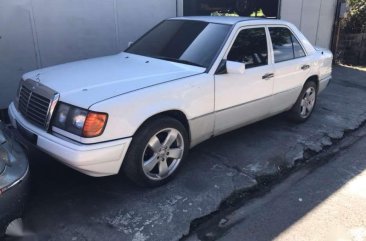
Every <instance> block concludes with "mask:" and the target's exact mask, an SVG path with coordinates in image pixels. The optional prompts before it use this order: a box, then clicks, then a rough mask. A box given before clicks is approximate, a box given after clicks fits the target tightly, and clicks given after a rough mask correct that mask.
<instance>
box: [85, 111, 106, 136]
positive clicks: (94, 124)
mask: <svg viewBox="0 0 366 241" xmlns="http://www.w3.org/2000/svg"><path fill="white" fill-rule="evenodd" d="M107 118H108V115H107V114H103V113H94V112H89V114H88V115H87V117H86V119H85V124H84V128H83V136H84V137H96V136H100V135H101V134H102V133H103V131H104V127H105V125H106V123H107Z"/></svg>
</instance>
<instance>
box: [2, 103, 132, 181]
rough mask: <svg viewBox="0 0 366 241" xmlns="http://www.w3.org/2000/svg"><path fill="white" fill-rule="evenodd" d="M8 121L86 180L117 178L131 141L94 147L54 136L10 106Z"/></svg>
mask: <svg viewBox="0 0 366 241" xmlns="http://www.w3.org/2000/svg"><path fill="white" fill-rule="evenodd" d="M9 117H10V121H11V123H12V125H13V126H14V127H15V128H17V125H20V127H19V128H20V129H22V130H25V131H26V132H27V133H29V134H30V135H33V136H35V137H36V138H34V143H33V144H35V145H36V146H37V147H38V148H39V149H41V150H42V151H44V152H46V153H48V154H49V155H51V156H53V157H54V158H56V159H58V160H59V161H61V162H63V163H64V164H65V165H68V166H70V167H71V168H73V169H75V170H77V171H80V172H82V173H84V174H87V175H89V176H95V177H100V176H109V175H114V174H117V173H118V172H119V170H120V168H121V165H122V162H123V159H124V157H125V155H126V152H127V149H128V147H129V145H130V143H131V140H132V138H125V139H121V140H115V141H108V142H103V143H98V144H82V143H78V142H74V141H72V140H69V139H67V138H62V137H58V136H54V135H52V134H50V133H47V132H46V131H44V130H42V129H40V128H38V127H37V126H34V125H33V124H31V123H29V122H28V121H27V120H25V119H24V118H23V116H22V115H21V114H20V113H19V112H18V111H17V109H16V107H15V106H14V103H12V104H10V106H9ZM22 136H24V131H23V133H22Z"/></svg>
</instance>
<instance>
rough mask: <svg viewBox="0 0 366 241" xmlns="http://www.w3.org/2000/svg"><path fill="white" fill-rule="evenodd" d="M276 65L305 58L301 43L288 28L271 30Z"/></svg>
mask: <svg viewBox="0 0 366 241" xmlns="http://www.w3.org/2000/svg"><path fill="white" fill-rule="evenodd" d="M269 32H270V35H271V39H272V45H273V53H274V59H275V63H278V62H282V61H286V60H291V59H295V58H300V57H304V56H305V52H304V50H303V49H302V47H301V45H300V43H299V42H298V41H297V39H296V38H295V36H294V35H293V34H292V33H291V31H290V30H289V29H287V28H281V27H276V28H269Z"/></svg>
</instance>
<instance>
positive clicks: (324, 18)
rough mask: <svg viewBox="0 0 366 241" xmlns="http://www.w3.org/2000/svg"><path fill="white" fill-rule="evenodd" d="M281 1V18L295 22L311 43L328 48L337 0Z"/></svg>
mask: <svg viewBox="0 0 366 241" xmlns="http://www.w3.org/2000/svg"><path fill="white" fill-rule="evenodd" d="M281 1H282V4H281V19H283V20H287V21H289V22H292V23H293V24H295V25H296V26H297V27H298V28H299V29H300V30H301V32H302V33H304V35H305V36H306V37H307V38H308V39H309V41H310V42H311V43H312V44H314V45H316V46H319V47H324V48H330V44H331V39H332V30H333V23H334V16H335V11H336V6H337V0H281Z"/></svg>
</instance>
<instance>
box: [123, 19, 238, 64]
mask: <svg viewBox="0 0 366 241" xmlns="http://www.w3.org/2000/svg"><path fill="white" fill-rule="evenodd" d="M230 29H231V26H230V25H224V24H213V23H206V22H200V21H188V20H166V21H163V22H162V23H160V24H159V25H158V26H156V27H155V28H154V29H152V30H151V31H150V32H148V33H147V34H146V35H144V36H143V37H142V38H141V39H139V40H138V41H137V42H136V43H134V44H133V45H132V46H131V47H129V48H128V49H127V50H126V52H127V53H131V54H138V55H143V56H148V57H153V58H159V59H164V60H169V61H174V62H180V63H185V64H191V65H196V66H201V67H205V68H207V67H209V66H210V65H211V63H212V62H213V61H214V58H215V56H216V54H217V53H218V51H219V50H220V48H221V46H222V44H223V42H224V41H225V38H226V36H227V35H228V33H229V32H230Z"/></svg>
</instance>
